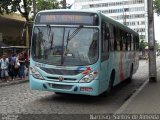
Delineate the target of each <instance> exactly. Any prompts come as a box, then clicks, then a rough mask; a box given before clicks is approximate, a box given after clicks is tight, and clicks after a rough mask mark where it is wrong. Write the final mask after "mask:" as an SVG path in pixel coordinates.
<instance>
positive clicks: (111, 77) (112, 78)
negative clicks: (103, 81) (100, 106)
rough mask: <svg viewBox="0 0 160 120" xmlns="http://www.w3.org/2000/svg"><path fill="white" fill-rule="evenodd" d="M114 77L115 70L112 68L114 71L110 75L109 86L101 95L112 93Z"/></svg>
mask: <svg viewBox="0 0 160 120" xmlns="http://www.w3.org/2000/svg"><path fill="white" fill-rule="evenodd" d="M114 79H115V70H112V73H111V75H110V80H109V85H108V88H107V90H106V91H104V92H103V93H101V94H100V96H101V97H106V96H107V95H109V94H110V93H111V91H112V89H113V83H114Z"/></svg>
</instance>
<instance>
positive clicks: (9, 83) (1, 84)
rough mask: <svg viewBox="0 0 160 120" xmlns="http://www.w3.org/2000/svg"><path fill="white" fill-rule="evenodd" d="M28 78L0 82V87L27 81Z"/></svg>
mask: <svg viewBox="0 0 160 120" xmlns="http://www.w3.org/2000/svg"><path fill="white" fill-rule="evenodd" d="M28 81H29V80H28V79H27V80H16V81H10V82H2V83H0V87H5V86H10V85H15V84H20V83H25V82H28Z"/></svg>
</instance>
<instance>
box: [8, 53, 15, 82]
mask: <svg viewBox="0 0 160 120" xmlns="http://www.w3.org/2000/svg"><path fill="white" fill-rule="evenodd" d="M15 62H16V56H15V55H12V56H11V58H10V62H9V66H10V67H9V73H10V77H11V79H12V80H14V77H15V73H14V72H15V68H14V67H15Z"/></svg>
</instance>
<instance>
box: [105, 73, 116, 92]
mask: <svg viewBox="0 0 160 120" xmlns="http://www.w3.org/2000/svg"><path fill="white" fill-rule="evenodd" d="M115 74H116V73H115V70H112V73H111V75H110V80H109V85H108V89H107V92H108V93H111V92H112V89H113V84H114V80H115Z"/></svg>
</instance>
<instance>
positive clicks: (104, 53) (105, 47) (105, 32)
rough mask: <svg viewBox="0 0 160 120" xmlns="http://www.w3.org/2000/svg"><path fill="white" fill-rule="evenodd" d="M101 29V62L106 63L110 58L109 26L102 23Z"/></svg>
mask: <svg viewBox="0 0 160 120" xmlns="http://www.w3.org/2000/svg"><path fill="white" fill-rule="evenodd" d="M101 29H102V32H101V40H102V42H101V43H102V44H101V60H102V61H104V60H107V59H108V58H109V24H106V23H104V22H102V26H101Z"/></svg>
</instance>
